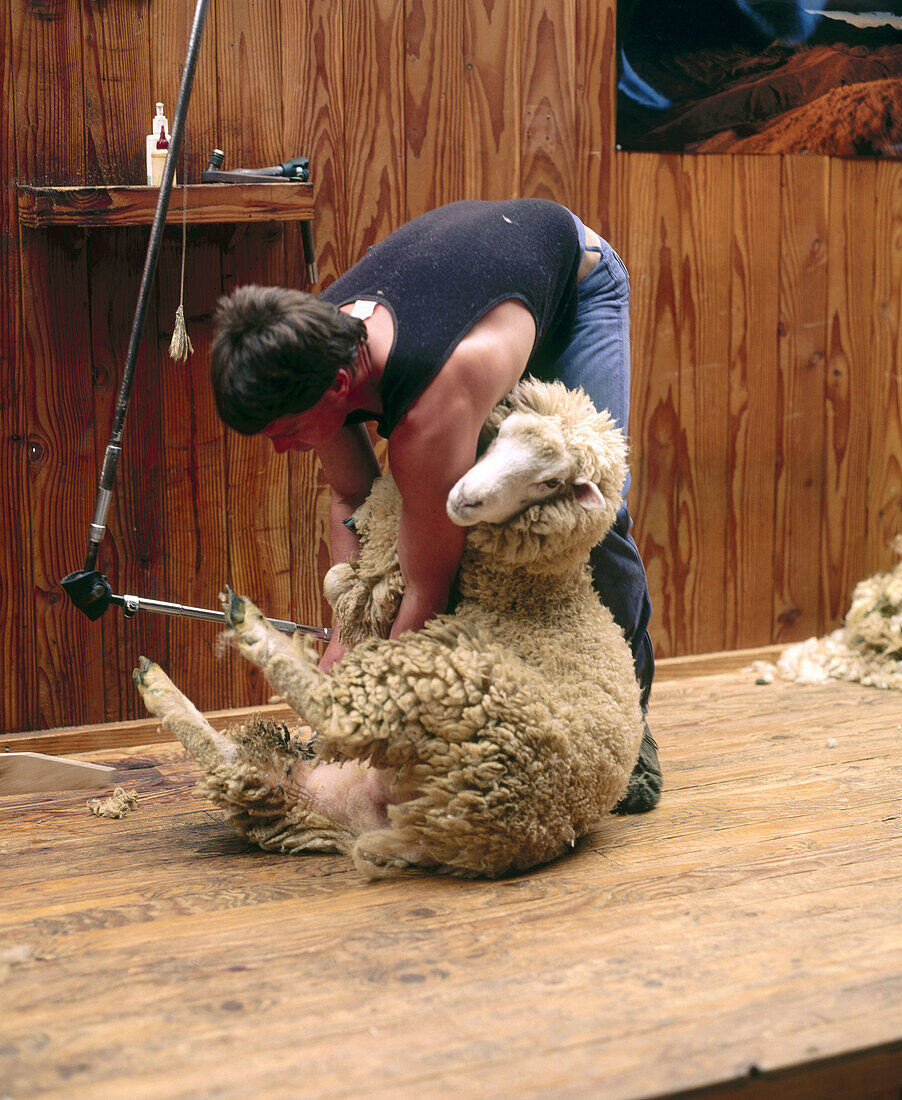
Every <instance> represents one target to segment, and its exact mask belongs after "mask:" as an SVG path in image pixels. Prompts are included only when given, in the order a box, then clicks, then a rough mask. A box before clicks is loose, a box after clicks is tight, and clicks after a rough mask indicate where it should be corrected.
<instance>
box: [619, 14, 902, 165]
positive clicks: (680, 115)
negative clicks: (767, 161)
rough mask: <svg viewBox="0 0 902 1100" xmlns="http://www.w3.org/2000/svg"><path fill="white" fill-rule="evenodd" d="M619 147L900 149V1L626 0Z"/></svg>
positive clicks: (896, 152) (897, 152) (892, 153)
mask: <svg viewBox="0 0 902 1100" xmlns="http://www.w3.org/2000/svg"><path fill="white" fill-rule="evenodd" d="M617 24H618V25H617V36H618V84H617V147H618V148H620V149H623V150H627V151H635V152H674V153H813V154H824V155H828V156H839V157H861V156H863V157H890V158H896V159H898V158H899V157H900V156H902V2H900V0H810V2H808V3H805V2H804V0H619V3H618V7H617Z"/></svg>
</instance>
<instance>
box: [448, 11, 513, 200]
mask: <svg viewBox="0 0 902 1100" xmlns="http://www.w3.org/2000/svg"><path fill="white" fill-rule="evenodd" d="M462 18H463V23H464V27H463V51H464V72H465V76H466V85H465V93H464V94H465V97H466V98H465V104H464V139H463V173H464V175H463V179H464V197H465V198H470V199H496V200H500V199H510V198H516V197H517V196H518V195H519V194H520V145H521V134H520V124H519V123H520V114H521V88H520V49H519V47H518V45H517V44H518V43H519V42H521V41H522V36H521V11H520V5H519V4H508V3H504V2H503V0H463V15H462Z"/></svg>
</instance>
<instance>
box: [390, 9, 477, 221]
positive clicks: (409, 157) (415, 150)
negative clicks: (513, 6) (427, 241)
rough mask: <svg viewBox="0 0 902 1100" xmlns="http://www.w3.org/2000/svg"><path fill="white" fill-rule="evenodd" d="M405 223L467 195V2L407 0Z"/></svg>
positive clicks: (405, 34)
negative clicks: (464, 6) (465, 30)
mask: <svg viewBox="0 0 902 1100" xmlns="http://www.w3.org/2000/svg"><path fill="white" fill-rule="evenodd" d="M404 37H405V63H404V89H405V100H404V132H405V135H406V138H407V142H406V149H405V165H406V193H407V202H406V211H405V221H406V220H408V219H410V218H415V217H416V216H417V215H418V214H424V213H425V212H426V211H427V210H433V209H434V208H435V207H436V206H443V205H444V204H445V203H448V202H455V201H456V200H457V199H461V198H463V197H464V172H465V165H464V104H465V99H466V93H465V87H466V82H465V78H464V20H463V0H445V2H444V3H443V4H432V3H427V2H426V0H407V4H406V11H405V19H404Z"/></svg>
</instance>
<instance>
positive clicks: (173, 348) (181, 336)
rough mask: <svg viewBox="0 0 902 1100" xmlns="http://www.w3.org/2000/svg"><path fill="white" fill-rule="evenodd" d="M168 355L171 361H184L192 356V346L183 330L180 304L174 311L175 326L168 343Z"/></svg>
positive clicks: (183, 310) (186, 331)
mask: <svg viewBox="0 0 902 1100" xmlns="http://www.w3.org/2000/svg"><path fill="white" fill-rule="evenodd" d="M169 354H170V355H171V356H172V358H173V359H181V360H186V359H187V358H188V356H189V355H193V354H194V345H193V344H192V343H191V337H190V336H189V335H188V330H187V329H186V328H185V309H184V307H183V306H182V304H181V303H179V308H178V309H177V310H176V311H175V326H174V327H173V330H172V340H171V341H170V342H169Z"/></svg>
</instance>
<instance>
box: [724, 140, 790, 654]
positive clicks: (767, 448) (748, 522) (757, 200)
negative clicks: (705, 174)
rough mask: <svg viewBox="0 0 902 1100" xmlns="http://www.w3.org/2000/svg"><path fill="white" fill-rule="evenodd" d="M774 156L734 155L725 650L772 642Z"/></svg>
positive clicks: (776, 302) (776, 291)
mask: <svg viewBox="0 0 902 1100" xmlns="http://www.w3.org/2000/svg"><path fill="white" fill-rule="evenodd" d="M779 269H780V161H779V159H778V158H777V157H734V158H733V274H732V280H731V313H730V318H731V322H730V343H731V347H730V438H729V441H728V452H727V454H728V467H729V472H728V475H727V477H728V482H727V489H728V493H729V496H728V500H727V513H726V517H725V524H726V584H725V589H724V592H725V600H724V605H725V612H726V614H725V639H724V646H725V648H727V649H738V648H741V647H742V646H756V645H767V644H768V643H769V642H771V641H772V640H773V591H774V514H775V500H776V489H775V472H776V469H777V424H776V409H777V395H778V389H777V386H778V380H779V365H778V358H777V348H778V335H777V330H778V326H779V310H780V286H779V280H778V279H777V278H776V277H775V273H776V272H778V271H779Z"/></svg>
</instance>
